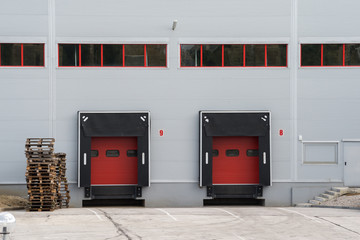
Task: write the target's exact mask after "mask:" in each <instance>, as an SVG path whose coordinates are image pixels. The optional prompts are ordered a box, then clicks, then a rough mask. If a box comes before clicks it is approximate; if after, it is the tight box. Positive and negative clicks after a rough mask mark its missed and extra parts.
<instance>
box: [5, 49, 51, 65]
mask: <svg viewBox="0 0 360 240" xmlns="http://www.w3.org/2000/svg"><path fill="white" fill-rule="evenodd" d="M2 44H20V47H21V50H20V51H21V53H20V54H21V57H20V59H21V60H20V61H21V63H20V65H13V66H9V65H2V64H1V62H2V61H1V60H2V59H1V46H2ZM24 44H25V45H26V44H39V45H43V59H44V64H43V65H39V66H32V65H24ZM0 67H10V68H12V67H15V68H16V67H45V43H0Z"/></svg>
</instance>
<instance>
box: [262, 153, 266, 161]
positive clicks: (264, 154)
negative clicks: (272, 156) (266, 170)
mask: <svg viewBox="0 0 360 240" xmlns="http://www.w3.org/2000/svg"><path fill="white" fill-rule="evenodd" d="M263 162H264V164H266V152H263Z"/></svg>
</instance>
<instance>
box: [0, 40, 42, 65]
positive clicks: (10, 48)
mask: <svg viewBox="0 0 360 240" xmlns="http://www.w3.org/2000/svg"><path fill="white" fill-rule="evenodd" d="M44 47H45V45H44V44H28V43H1V44H0V66H12V67H44V66H45V64H44Z"/></svg>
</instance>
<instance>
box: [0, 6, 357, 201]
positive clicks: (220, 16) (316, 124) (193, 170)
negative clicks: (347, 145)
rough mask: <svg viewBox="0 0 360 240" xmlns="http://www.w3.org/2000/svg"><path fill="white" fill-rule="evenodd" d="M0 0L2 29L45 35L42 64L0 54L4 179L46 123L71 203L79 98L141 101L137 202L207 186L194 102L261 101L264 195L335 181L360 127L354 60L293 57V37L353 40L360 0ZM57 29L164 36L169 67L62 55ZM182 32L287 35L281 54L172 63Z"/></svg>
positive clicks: (233, 104) (190, 35)
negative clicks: (246, 63)
mask: <svg viewBox="0 0 360 240" xmlns="http://www.w3.org/2000/svg"><path fill="white" fill-rule="evenodd" d="M0 6H1V7H0V22H1V23H2V24H0V42H1V43H45V55H46V56H45V67H41V68H33V67H28V68H24V67H23V68H20V67H1V68H0V113H1V114H0V133H1V134H0V150H1V158H0V164H1V165H0V191H2V192H4V193H5V192H6V193H21V194H25V188H26V186H25V175H24V174H25V167H26V160H25V156H24V143H25V139H26V138H28V137H55V138H56V144H55V146H56V151H58V152H60V151H61V152H66V153H67V154H68V157H67V159H68V162H67V166H68V170H67V177H68V179H69V181H70V182H71V183H72V189H71V190H72V192H71V196H72V205H73V206H80V205H81V200H82V199H83V191H82V189H78V188H77V111H79V110H104V111H105V110H109V111H111V110H117V111H139V110H148V111H150V112H151V168H150V172H151V186H150V187H149V188H144V190H143V191H144V192H143V197H144V199H145V203H146V206H199V205H202V201H203V199H204V198H206V191H205V189H202V188H200V187H199V134H198V133H199V126H198V118H199V115H198V113H199V111H200V110H259V111H260V110H269V111H271V115H272V119H271V121H272V127H271V131H272V136H271V141H272V143H271V144H272V186H270V187H266V188H265V189H264V198H265V199H266V200H265V203H266V205H269V206H275V205H290V204H293V203H296V202H300V201H304V200H306V198H310V197H312V196H313V195H314V194H316V193H318V192H321V191H323V190H324V189H326V188H328V187H330V186H339V185H343V181H344V160H343V159H344V157H343V156H344V151H343V150H344V148H343V146H344V142H343V139H347V140H350V141H351V140H353V141H357V140H356V139H359V138H360V111H358V108H359V106H360V94H359V89H360V81H359V75H360V68H359V67H312V68H302V67H300V64H299V59H300V44H301V43H360V30H359V28H358V23H359V22H360V15H359V14H358V9H359V8H360V2H359V1H357V0H348V1H339V0H316V1H314V0H301V1H297V0H271V1H268V0H241V1H238V0H237V1H235V0H228V1H209V0H206V1H205V0H199V1H189V0H183V1H165V0H154V1H144V0H139V1H130V0H124V1H116V0H108V1H95V0H86V1H85V0H76V1H74V0H61V1H60V0H59V1H55V0H26V1H25V0H13V1H5V0H1V1H0ZM174 19H177V20H178V24H177V27H176V29H175V30H174V31H172V29H171V27H172V22H173V20H174ZM59 43H104V44H105V43H125V44H126V43H161V44H167V45H168V48H167V51H168V54H167V56H168V58H167V61H168V67H167V68H165V69H159V68H157V69H149V68H96V67H95V68H59V67H57V66H58V64H57V61H58V60H57V59H58V52H57V44H59ZM186 43H188V44H197V43H198V44H206V43H210V44H211V43H219V44H226V43H234V44H236V43H239V44H243V43H252V44H256V43H266V44H271V43H282V44H288V67H286V68H261V67H259V68H197V69H194V68H190V69H189V68H188V69H185V68H180V56H179V54H180V51H179V48H180V44H186ZM160 129H162V130H163V131H164V136H159V130H160ZM280 129H282V130H283V131H284V135H283V136H280V135H279V130H280ZM357 146H358V145H357ZM359 171H360V170H359ZM359 171H357V174H358V175H359Z"/></svg>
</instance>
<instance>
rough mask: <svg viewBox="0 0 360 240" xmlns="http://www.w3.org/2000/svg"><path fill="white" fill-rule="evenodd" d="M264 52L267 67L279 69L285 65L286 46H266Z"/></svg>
mask: <svg viewBox="0 0 360 240" xmlns="http://www.w3.org/2000/svg"><path fill="white" fill-rule="evenodd" d="M266 50H267V54H266V63H267V66H272V67H281V66H286V65H287V45H285V44H268V45H266Z"/></svg>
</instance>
